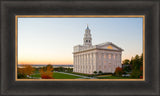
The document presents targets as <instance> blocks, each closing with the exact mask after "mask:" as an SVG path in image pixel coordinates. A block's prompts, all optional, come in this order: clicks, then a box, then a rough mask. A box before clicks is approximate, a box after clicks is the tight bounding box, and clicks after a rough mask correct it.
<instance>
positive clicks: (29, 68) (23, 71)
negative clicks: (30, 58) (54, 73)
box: [18, 65, 35, 76]
mask: <svg viewBox="0 0 160 96" xmlns="http://www.w3.org/2000/svg"><path fill="white" fill-rule="evenodd" d="M23 67H24V68H18V73H19V74H23V75H29V76H30V75H31V74H33V73H34V71H35V69H34V68H33V67H32V66H31V65H23Z"/></svg>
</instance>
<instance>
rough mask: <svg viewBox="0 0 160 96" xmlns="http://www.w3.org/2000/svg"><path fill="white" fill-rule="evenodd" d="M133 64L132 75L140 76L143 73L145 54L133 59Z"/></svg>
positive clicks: (134, 76)
mask: <svg viewBox="0 0 160 96" xmlns="http://www.w3.org/2000/svg"><path fill="white" fill-rule="evenodd" d="M131 61H132V62H131V64H132V73H131V77H133V78H140V76H142V74H143V54H142V55H141V56H138V55H136V56H135V57H134V58H132V60H131Z"/></svg>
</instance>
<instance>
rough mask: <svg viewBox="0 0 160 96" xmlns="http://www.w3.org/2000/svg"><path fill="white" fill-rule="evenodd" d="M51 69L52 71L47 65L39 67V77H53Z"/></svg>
mask: <svg viewBox="0 0 160 96" xmlns="http://www.w3.org/2000/svg"><path fill="white" fill-rule="evenodd" d="M45 69H46V70H45ZM52 71H53V68H52V67H51V66H47V67H46V68H42V69H40V74H41V78H42V79H53V77H52V76H53V72H52Z"/></svg>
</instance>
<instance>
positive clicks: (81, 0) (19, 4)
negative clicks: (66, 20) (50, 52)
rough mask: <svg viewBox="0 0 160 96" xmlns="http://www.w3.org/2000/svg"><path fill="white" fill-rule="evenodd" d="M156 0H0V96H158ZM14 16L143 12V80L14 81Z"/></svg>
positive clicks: (138, 13)
mask: <svg viewBox="0 0 160 96" xmlns="http://www.w3.org/2000/svg"><path fill="white" fill-rule="evenodd" d="M159 5H160V1H159V0H27V1H26V0H0V11H1V12H0V16H1V18H0V22H1V24H0V26H1V27H0V28H1V32H0V33H1V34H0V35H1V54H0V57H1V59H0V61H1V64H0V68H1V71H0V96H18V95H20V96H28V95H30V96H40V95H41V96H42V95H43V96H46V95H48V96H75V95H79V96H115V95H116V96H117V95H119V96H124V95H125V96H135V95H136V96H146V95H147V96H160V90H159V89H160V66H159V53H160V51H159V50H160V48H159V22H160V19H159V18H160V16H159V12H160V10H159ZM16 15H145V70H147V71H146V72H145V81H132V82H130V81H124V82H123V81H47V82H46V81H30V82H28V81H15V16H16Z"/></svg>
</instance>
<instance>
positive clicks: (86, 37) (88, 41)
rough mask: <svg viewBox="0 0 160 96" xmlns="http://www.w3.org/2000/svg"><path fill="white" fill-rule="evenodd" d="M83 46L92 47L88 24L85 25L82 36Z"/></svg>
mask: <svg viewBox="0 0 160 96" xmlns="http://www.w3.org/2000/svg"><path fill="white" fill-rule="evenodd" d="M83 41H84V43H83V45H85V46H88V47H89V46H92V37H91V33H90V29H89V27H88V24H87V28H86V30H85V34H84V38H83Z"/></svg>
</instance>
